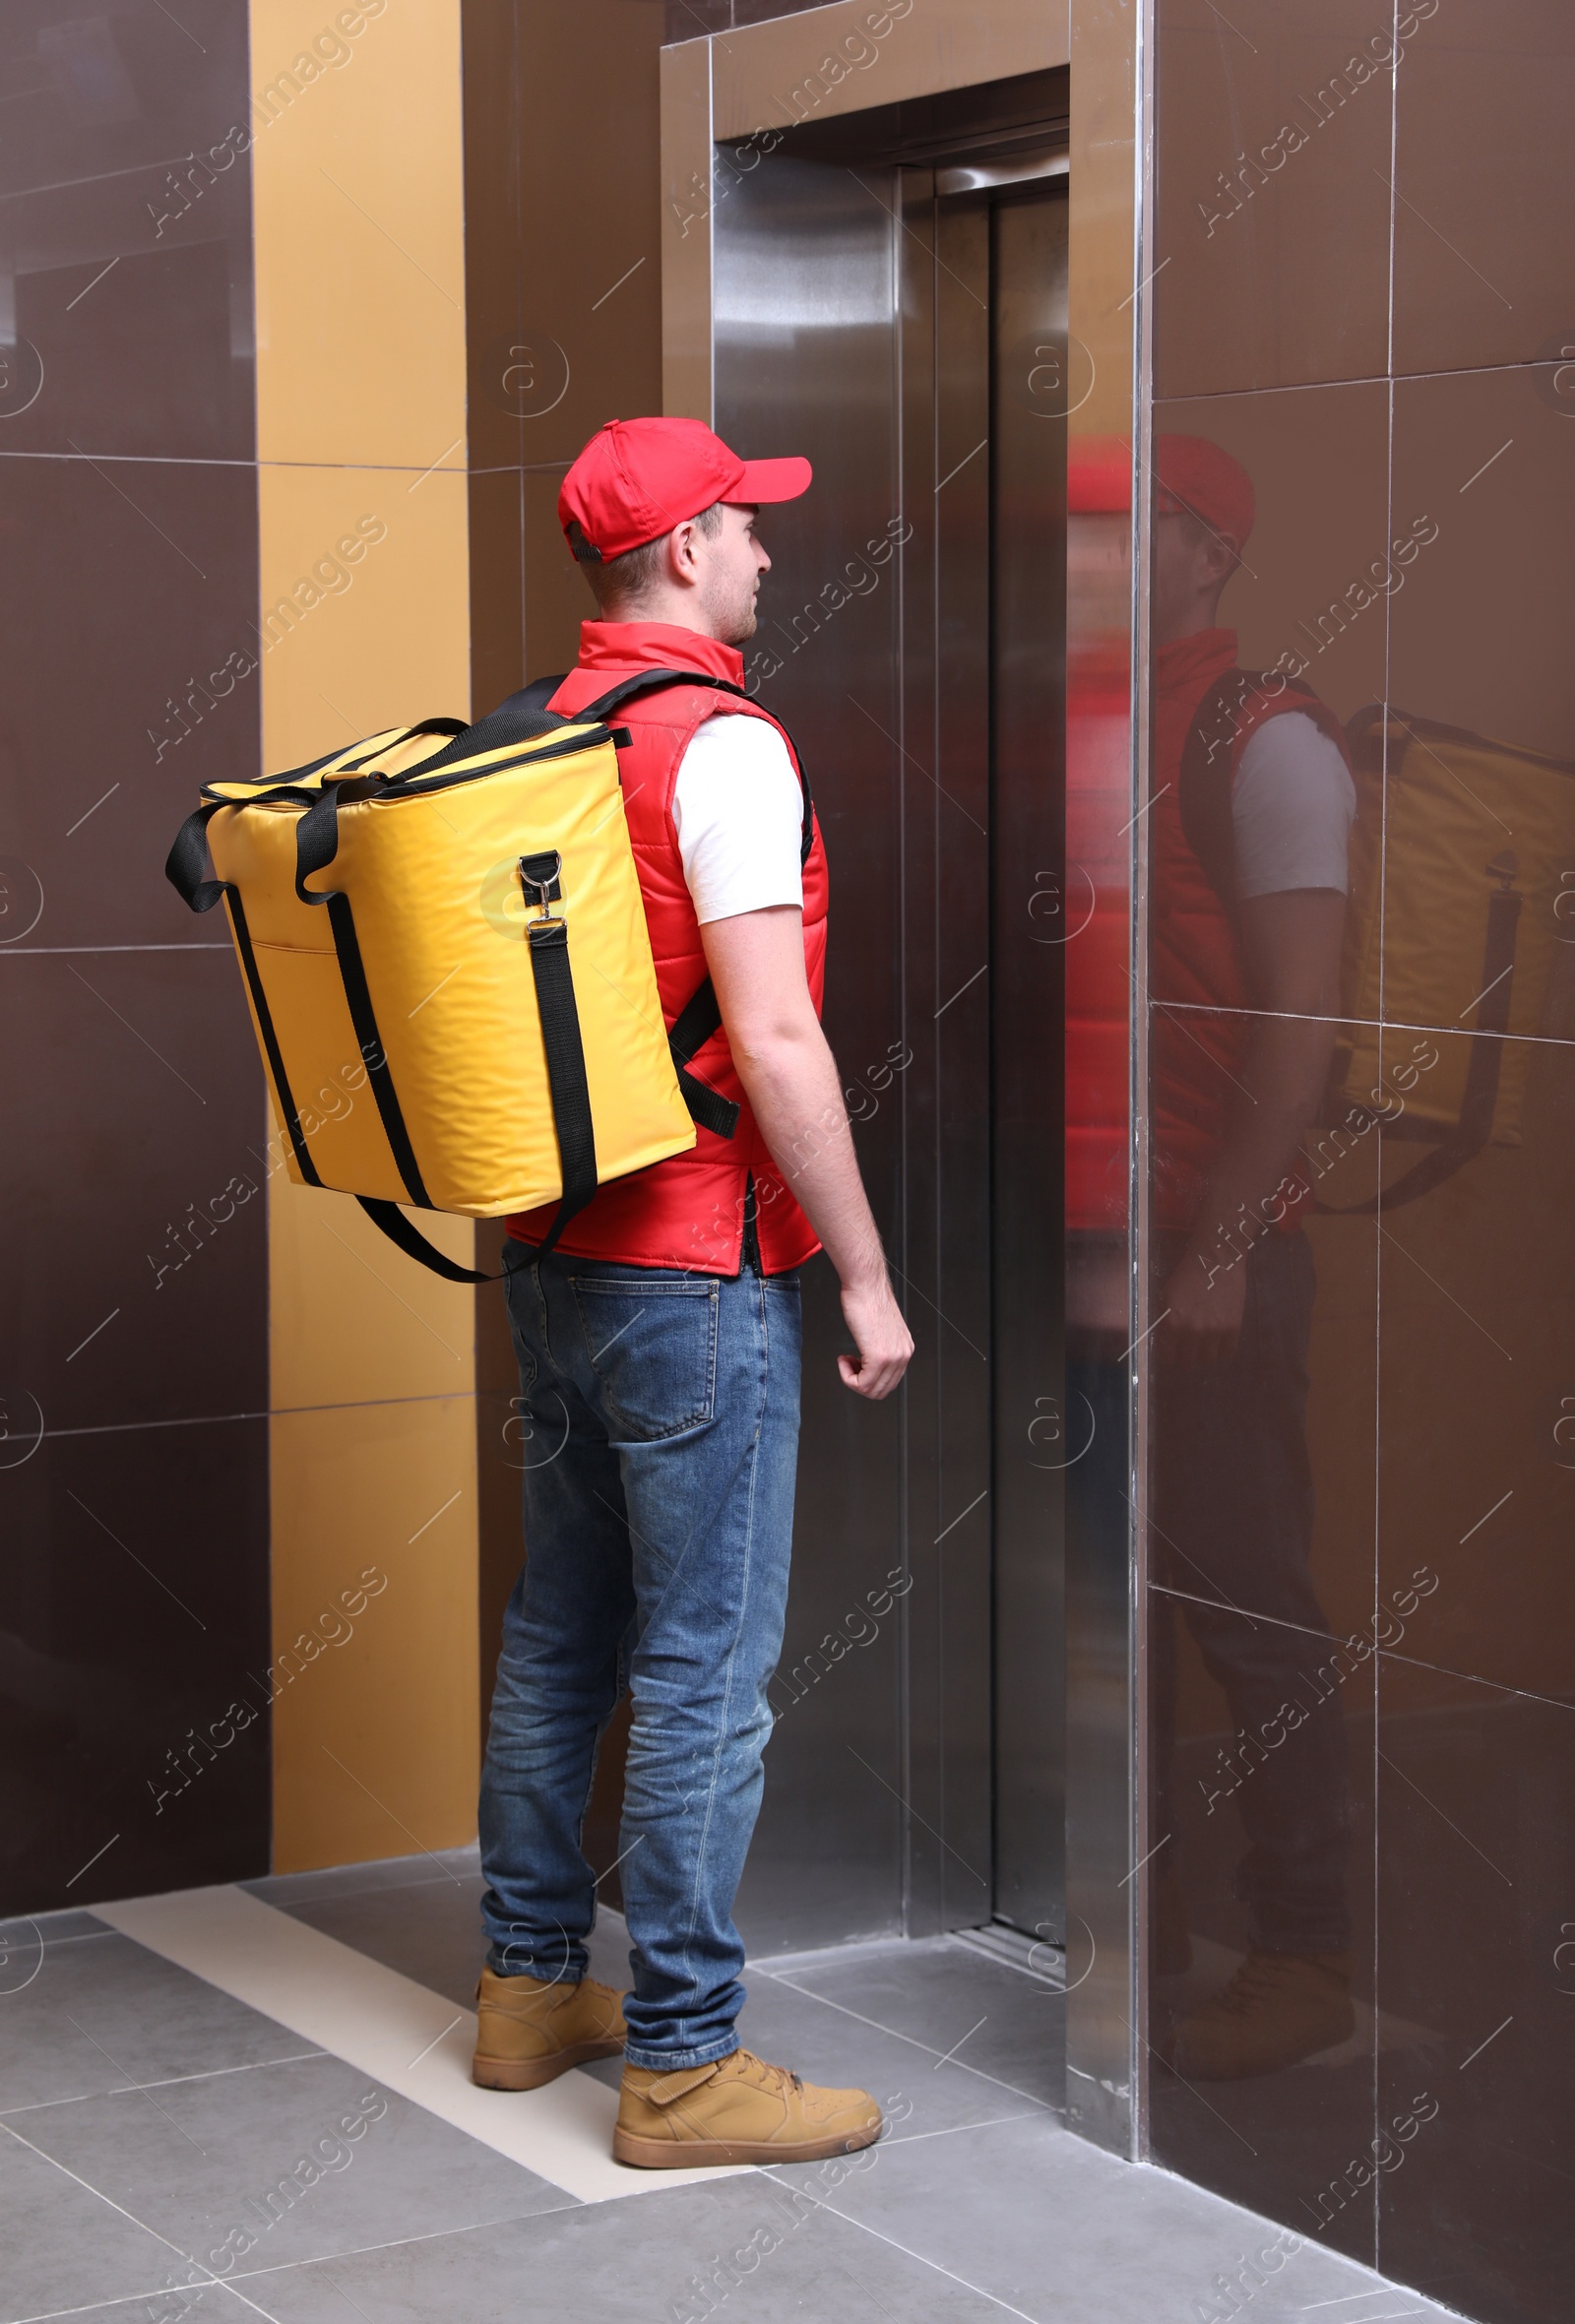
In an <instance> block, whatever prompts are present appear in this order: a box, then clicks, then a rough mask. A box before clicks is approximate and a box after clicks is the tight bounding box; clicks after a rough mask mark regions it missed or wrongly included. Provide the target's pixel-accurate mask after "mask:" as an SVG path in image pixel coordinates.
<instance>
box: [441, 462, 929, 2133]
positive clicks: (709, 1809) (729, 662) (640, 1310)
mask: <svg viewBox="0 0 1575 2324" xmlns="http://www.w3.org/2000/svg"><path fill="white" fill-rule="evenodd" d="M809 481H810V471H809V464H808V462H807V461H803V460H769V461H753V462H745V461H742V460H740V459H739V458H738V457H737V456H736V454H734V453H732V452H730V451H729V450H728V448H727V447H726V445H725V444H724V443H723V442H722V441H721V440H720V438H718V437H717V436H715V435H714V434H713V433H712V431H711V430H710V429H709V428H707V427H704V426H702V425H701V424H700V422H699V421H697V420H690V419H637V420H628V421H624V420H613V421H610V422H609V423H608V425H607V426H606V427H604V428H602V429H601V430H600V432H599V434H598V435H597V436H595V437H594V438H593V439H592V441H591V442H590V444H588V445H587V447H586V449H585V450H584V451H583V452H582V453H581V455H580V457H579V459H578V460H577V461H576V462H575V463H574V466H573V467H572V468H571V469H570V471H569V472H568V475H567V476H566V477H565V479H564V484H563V490H562V493H561V495H560V497H559V503H558V511H559V517H560V520H561V522H562V524H563V527H564V531H565V534H566V535H567V537H568V540H569V543H570V546H571V548H572V549H573V550H574V553H575V555H576V556H577V557H578V558H579V559H580V560H581V562H582V564H583V566H584V568H585V570H586V572H587V574H588V576H589V578H590V580H591V584H592V587H593V589H594V590H595V593H596V597H597V600H598V605H599V614H600V618H599V619H598V620H596V621H588V622H587V623H586V624H585V625H584V629H583V632H582V640H581V649H580V661H579V666H578V667H577V668H576V669H575V670H573V671H572V672H571V673H570V674H569V676H568V677H567V678H566V679H565V680H564V681H563V683H562V684H561V686H560V687H559V688H558V691H557V692H556V694H555V695H554V696H553V698H552V705H551V707H553V708H554V709H556V710H560V711H563V712H566V713H567V712H573V711H577V710H582V709H584V708H586V707H587V706H589V705H590V704H591V703H592V702H593V701H594V700H595V699H596V698H597V697H599V695H601V694H604V693H606V692H607V691H609V690H610V689H611V688H612V687H614V686H615V685H617V684H618V683H620V681H622V680H624V679H627V678H631V677H634V676H637V675H638V674H639V673H640V672H642V671H649V670H654V669H677V670H684V671H692V672H694V673H697V677H698V680H699V682H698V683H693V684H685V685H676V686H672V687H670V688H666V689H663V690H662V691H659V692H656V693H650V694H644V695H639V696H636V697H635V698H633V699H631V700H629V701H628V702H627V703H625V704H624V705H623V706H622V707H621V708H620V709H619V710H618V711H617V713H616V720H617V723H618V724H619V725H620V726H626V727H627V728H628V729H629V732H630V736H631V746H630V747H629V748H627V749H625V750H623V751H622V752H621V753H620V760H619V765H620V775H621V780H622V786H623V800H624V809H625V813H626V815H627V818H628V825H629V834H630V839H631V841H632V843H633V847H634V853H635V861H636V863H637V865H638V867H639V873H640V883H641V891H642V895H643V899H644V902H645V908H646V917H647V921H648V924H649V926H650V930H651V938H652V949H653V952H654V955H655V958H656V963H657V974H658V983H659V987H660V990H661V995H662V1009H663V1013H664V1016H665V1020H666V1023H667V1025H668V1027H669V1029H670V1028H671V1026H672V1025H673V1023H674V1022H675V1020H676V1019H677V1017H678V1015H679V1014H680V1012H681V1011H682V1010H683V1008H684V1007H685V1005H686V1004H687V1003H688V1002H689V1001H690V999H691V998H692V997H693V995H694V993H695V991H696V989H697V988H698V987H699V985H700V984H701V983H702V981H703V979H704V978H705V976H706V975H707V974H709V975H710V977H711V979H712V982H713V984H714V986H715V990H716V995H717V1000H718V1003H719V1005H720V1010H721V1019H722V1024H721V1030H720V1031H719V1032H718V1033H717V1034H715V1035H714V1036H712V1038H711V1039H709V1040H708V1041H707V1042H706V1043H705V1044H704V1045H703V1046H702V1047H701V1048H700V1049H698V1050H697V1051H696V1052H695V1054H694V1056H693V1057H692V1058H691V1060H690V1070H691V1071H692V1073H693V1074H694V1076H695V1078H696V1079H697V1080H699V1081H700V1082H702V1083H704V1084H706V1085H708V1086H709V1088H710V1089H711V1090H713V1091H715V1092H717V1093H719V1094H720V1095H721V1096H722V1097H723V1098H724V1099H731V1100H733V1101H734V1102H736V1104H737V1105H738V1107H739V1114H738V1120H737V1126H736V1130H735V1132H734V1134H733V1136H732V1137H731V1138H725V1137H723V1136H722V1135H720V1134H719V1133H718V1132H717V1131H716V1130H713V1129H711V1128H708V1127H706V1126H705V1125H704V1124H701V1125H699V1126H697V1133H696V1143H695V1146H694V1148H693V1150H692V1151H691V1152H688V1153H685V1154H680V1155H675V1156H672V1157H670V1158H669V1159H668V1160H667V1161H665V1162H659V1163H658V1164H656V1165H655V1166H654V1167H653V1168H651V1169H648V1170H644V1171H641V1172H639V1173H637V1174H636V1175H635V1176H633V1177H630V1178H626V1179H622V1180H618V1181H615V1182H613V1183H610V1184H609V1185H607V1186H606V1187H604V1188H603V1189H602V1190H601V1191H600V1192H599V1194H598V1195H597V1197H596V1198H595V1200H594V1201H593V1202H592V1203H591V1204H590V1205H589V1206H588V1208H587V1209H585V1210H584V1211H582V1212H580V1213H579V1214H578V1216H577V1217H575V1218H574V1219H573V1221H572V1222H571V1223H570V1225H568V1227H567V1229H566V1230H565V1232H564V1234H563V1237H562V1239H561V1241H560V1242H559V1243H558V1244H557V1246H556V1248H555V1249H554V1250H553V1251H552V1252H551V1253H550V1255H547V1256H544V1257H543V1256H542V1255H541V1254H540V1252H539V1250H538V1249H537V1248H536V1246H538V1245H539V1244H540V1243H541V1242H542V1241H543V1240H544V1239H545V1236H546V1234H547V1231H548V1228H549V1225H550V1224H551V1220H552V1215H553V1213H552V1209H551V1207H550V1206H549V1207H548V1209H546V1210H544V1211H540V1212H537V1213H535V1214H533V1215H530V1216H527V1217H523V1218H517V1219H512V1220H511V1221H510V1222H509V1229H510V1234H511V1237H512V1238H513V1239H512V1243H511V1247H510V1253H509V1257H508V1261H507V1266H508V1270H509V1272H508V1284H507V1295H508V1301H509V1313H510V1319H511V1323H512V1326H513V1331H514V1338H515V1345H516V1350H517V1352H518V1354H519V1358H520V1369H521V1381H522V1386H523V1390H524V1410H525V1413H526V1415H527V1425H528V1427H529V1429H530V1430H531V1446H532V1448H533V1450H532V1452H531V1454H530V1455H528V1461H527V1467H526V1476H525V1522H526V1538H527V1543H528V1551H529V1554H528V1559H527V1564H526V1568H525V1571H524V1573H523V1575H522V1576H521V1579H520V1582H519V1584H518V1586H517V1588H516V1589H515V1592H514V1595H513V1597H512V1599H511V1600H510V1602H509V1607H508V1612H507V1614H506V1616H505V1621H504V1636H503V1650H502V1655H501V1657H500V1660H499V1664H498V1675H497V1689H496V1692H495V1694H494V1696H493V1703H492V1726H491V1734H490V1738H489V1742H488V1748H487V1758H486V1767H485V1772H484V1776H483V1780H482V1790H481V1808H480V1824H481V1856H482V1869H483V1871H484V1873H485V1876H486V1881H487V1890H486V1896H485V1899H484V1902H483V1907H482V1913H483V1919H484V1921H485V1926H486V1932H487V1936H488V1940H489V1949H488V1965H487V1968H486V1969H485V1971H484V1972H483V1974H482V1978H481V1983H480V1989H479V1994H478V2000H479V2020H480V2023H479V2035H478V2041H477V2047H476V2056H475V2065H474V2073H475V2077H476V2079H477V2081H479V2082H483V2083H486V2084H488V2085H490V2086H491V2087H493V2088H497V2089H506V2090H520V2089H531V2088H535V2087H536V2086H537V2085H538V2084H540V2083H542V2082H546V2081H550V2080H551V2079H552V2078H553V2077H554V2076H555V2075H557V2074H559V2073H561V2072H563V2071H564V2070H565V2069H566V2068H567V2067H569V2066H572V2065H574V2064H576V2063H577V2062H579V2061H580V2060H582V2059H585V2058H591V2057H602V2056H610V2055H613V2054H615V2053H616V2052H618V2051H619V2050H622V2051H623V2053H624V2056H625V2066H624V2075H623V2089H622V2096H621V2100H620V2104H619V2110H618V2122H617V2128H616V2131H615V2134H614V2146H613V2151H614V2153H615V2155H616V2156H617V2157H618V2158H619V2160H620V2161H623V2162H626V2163H633V2164H638V2165H644V2166H648V2167H664V2166H665V2167H677V2166H688V2165H693V2164H706V2163H739V2162H797V2161H805V2160H810V2159H813V2158H816V2157H821V2156H826V2155H832V2154H841V2153H845V2152H849V2151H851V2150H852V2149H854V2148H857V2147H862V2146H867V2145H868V2144H869V2143H870V2141H871V2140H873V2139H874V2138H875V2137H876V2136H877V2135H878V2133H879V2130H880V2126H881V2117H880V2112H879V2109H878V2107H877V2106H876V2105H875V2104H874V2101H873V2100H872V2099H870V2098H869V2097H868V2096H867V2095H866V2094H865V2093H864V2092H863V2091H847V2090H817V2089H815V2088H814V2087H813V2086H811V2085H808V2084H805V2083H802V2082H800V2081H799V2079H798V2077H797V2076H796V2075H793V2074H790V2073H788V2072H786V2071H784V2070H783V2069H782V2068H781V2067H778V2066H772V2065H767V2064H765V2063H764V2062H763V2061H762V2060H760V2059H758V2058H755V2057H753V2056H751V2055H750V2054H749V2053H748V2052H747V2051H746V2050H743V2049H741V2048H740V2047H739V2045H738V2036H737V2032H736V2019H737V2015H738V2011H739V2008H740V2007H741V2005H742V2002H743V1998H744V1993H743V1987H742V1986H741V1984H740V1983H739V1981H738V1972H739V1970H740V1968H741V1967H742V1963H743V1947H742V1944H741V1942H740V1940H739V1937H738V1933H737V1930H736V1929H735V1928H734V1926H733V1921H732V1905H733V1898H734V1894H735V1892H736V1889H737V1885H738V1879H739V1875H740V1873H741V1871H742V1869H743V1862H744V1856H745V1853H746V1852H747V1850H748V1846H749V1839H750V1835H751V1833H752V1831H753V1828H754V1823H755V1817H756V1814H757V1811H758V1808H759V1804H760V1794H761V1784H762V1775H761V1753H762V1751H763V1749H764V1747H765V1743H766V1739H767V1736H768V1735H769V1733H770V1730H771V1723H772V1715H771V1711H770V1708H769V1706H768V1704H767V1700H766V1687H767V1683H768V1681H769V1680H770V1678H771V1676H772V1673H773V1671H774V1670H775V1668H776V1664H777V1658H778V1654H779V1651H780V1648H781V1644H782V1632H783V1614H784V1607H785V1604H786V1600H787V1589H788V1550H789V1543H790V1538H791V1532H792V1506H793V1484H794V1464H795V1458H796V1451H797V1436H798V1362H799V1307H798V1278H797V1272H796V1271H797V1269H798V1268H799V1267H801V1266H802V1265H803V1263H804V1262H805V1260H807V1259H808V1258H810V1257H811V1256H812V1255H813V1253H814V1252H815V1250H816V1249H817V1248H820V1247H823V1248H824V1249H825V1251H826V1253H827V1255H828V1256H829V1258H830V1259H831V1261H832V1264H833V1265H834V1267H835V1268H836V1270H837V1273H838V1275H839V1277H840V1279H841V1282H842V1305H843V1315H844V1318H845V1320H846V1322H847V1325H848V1329H849V1331H850V1333H851V1337H852V1341H853V1346H854V1350H855V1352H854V1353H852V1354H851V1355H846V1354H845V1355H841V1356H839V1358H838V1363H839V1367H840V1369H841V1373H842V1377H843V1379H844V1381H845V1382H846V1384H847V1385H848V1387H849V1388H851V1390H852V1391H853V1393H854V1394H855V1395H859V1396H864V1397H870V1398H876V1399H878V1398H881V1397H885V1396H889V1395H890V1394H891V1392H892V1390H893V1389H894V1388H895V1387H896V1386H897V1384H898V1382H899V1381H900V1380H901V1378H902V1376H903V1373H904V1371H905V1369H906V1367H907V1364H908V1360H909V1357H910V1355H911V1354H912V1352H913V1342H912V1340H911V1339H910V1337H909V1334H908V1329H907V1326H906V1325H905V1323H904V1321H903V1317H902V1314H901V1311H900V1310H899V1308H898V1305H897V1302H896V1299H895V1297H894V1296H893V1293H892V1288H891V1284H890V1281H889V1278H888V1276H887V1271H886V1262H885V1258H884V1255H883V1253H882V1250H881V1244H880V1237H879V1234H878V1232H877V1230H876V1227H875V1223H874V1220H873V1218H872V1217H871V1215H870V1210H869V1205H868V1202H867V1201H866V1199H865V1196H864V1191H863V1187H862V1184H861V1182H860V1179H859V1174H858V1165H857V1162H856V1161H855V1159H854V1154H853V1148H852V1143H851V1131H850V1127H849V1122H848V1116H847V1112H846V1109H845V1108H844V1106H843V1104H842V1097H841V1083H840V1079H839V1075H838V1071H837V1066H836V1062H835V1060H834V1058H833V1056H832V1053H831V1051H830V1049H829V1048H828V1046H827V1043H826V1039H825V1036H824V1035H823V1034H822V1032H821V1029H820V1021H819V1005H820V995H821V983H822V975H823V968H824V960H825V944H826V859H825V853H824V849H823V848H822V846H821V841H820V835H819V831H818V829H813V828H812V834H811V845H810V847H809V849H808V852H807V854H806V855H805V854H803V853H802V848H801V833H802V829H803V821H804V816H803V794H802V791H801V788H800V783H799V777H798V770H797V763H796V761H795V759H794V758H793V756H792V752H791V747H790V745H789V743H788V737H787V735H786V734H785V732H784V730H783V729H782V728H781V727H780V726H779V725H778V724H777V722H776V721H775V720H774V719H772V718H771V717H770V716H769V714H768V713H766V712H765V711H763V710H761V709H760V708H758V706H756V705H754V704H752V703H750V702H749V701H747V700H745V699H744V698H743V697H742V695H741V693H738V692H719V691H718V690H717V685H716V683H715V682H716V681H721V683H722V684H723V685H724V686H725V687H727V688H739V687H741V682H742V677H743V662H742V659H741V657H740V655H739V653H738V648H739V647H740V646H741V645H742V644H743V643H744V642H745V641H746V640H747V639H748V638H749V637H751V636H752V635H753V633H754V628H755V599H756V596H757V593H758V591H759V588H760V583H761V580H762V578H763V576H764V575H765V574H766V573H767V572H769V571H770V566H771V560H770V559H769V557H768V556H767V555H766V552H765V549H764V548H763V546H762V545H761V543H760V541H759V539H758V537H757V535H756V532H755V519H756V514H757V511H758V508H759V505H760V504H761V503H762V502H767V501H782V500H790V499H793V498H796V497H797V495H798V494H799V493H801V492H803V491H804V490H806V489H807V487H808V484H809ZM707 680H710V681H713V682H712V683H709V684H708V683H707V682H706V681H707ZM533 1460H534V1462H535V1465H532V1463H533ZM624 1686H627V1687H628V1689H629V1691H630V1694H631V1697H632V1712H633V1717H632V1725H631V1730H630V1738H629V1754H628V1765H627V1772H626V1776H625V1789H624V1808H623V1828H622V1833H621V1836H620V1841H619V1862H620V1863H621V1865H622V1872H623V1894H624V1903H625V1911H626V1914H627V1917H628V1923H629V1933H630V1938H631V1940H632V1953H631V1961H632V1967H633V1973H634V1987H633V1991H632V1992H631V1993H630V1994H628V1995H627V1996H624V2000H625V2002H626V2009H620V2006H619V1996H618V1995H617V1994H615V1993H614V1992H612V1991H611V1989H610V1988H609V1987H607V1986H605V1985H601V1984H598V1983H597V1982H596V1981H595V1980H593V1979H588V1978H587V1977H586V1975H585V1970H586V1959H587V1955H586V1943H585V1940H586V1937H587V1935H588V1933H589V1931H590V1929H591V1927H592V1924H593V1921H594V1919H595V1913H596V1893H595V1883H594V1880H593V1876H592V1872H591V1867H590V1865H589V1864H588V1863H587V1862H586V1859H585V1856H584V1854H583V1853H582V1851H581V1847H580V1837H581V1829H582V1825H583V1822H584V1818H585V1811H586V1802H587V1799H588V1796H589V1793H590V1790H591V1782H592V1776H593V1773H594V1770H595V1765H596V1753H597V1746H598V1742H599V1737H600V1734H601V1731H602V1729H603V1728H604V1727H605V1726H606V1723H607V1721H608V1719H609V1718H610V1717H611V1714H612V1711H613V1707H614V1705H615V1703H616V1701H617V1699H618V1695H619V1693H620V1691H621V1689H622V1688H623V1687H624Z"/></svg>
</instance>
